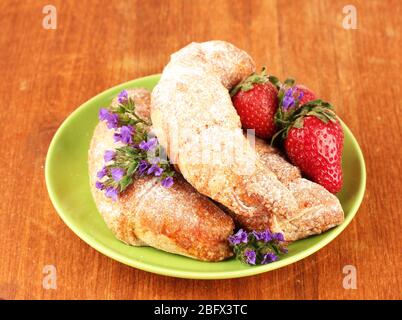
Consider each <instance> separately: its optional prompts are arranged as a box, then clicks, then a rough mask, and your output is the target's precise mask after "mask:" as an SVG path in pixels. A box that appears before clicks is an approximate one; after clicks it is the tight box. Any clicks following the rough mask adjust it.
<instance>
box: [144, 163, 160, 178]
mask: <svg viewBox="0 0 402 320" xmlns="http://www.w3.org/2000/svg"><path fill="white" fill-rule="evenodd" d="M162 172H163V169H162V168H161V167H159V166H158V165H156V164H153V165H152V166H151V167H150V168H149V169H148V171H147V174H152V173H153V174H154V175H155V177H159V176H160V175H161V174H162Z"/></svg>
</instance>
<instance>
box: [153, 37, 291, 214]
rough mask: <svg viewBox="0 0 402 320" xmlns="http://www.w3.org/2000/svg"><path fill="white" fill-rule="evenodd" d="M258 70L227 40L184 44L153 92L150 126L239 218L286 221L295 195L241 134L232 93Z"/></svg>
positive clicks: (189, 174)
mask: <svg viewBox="0 0 402 320" xmlns="http://www.w3.org/2000/svg"><path fill="white" fill-rule="evenodd" d="M254 70H255V66H254V62H253V60H252V59H251V58H250V56H249V55H248V54H247V53H245V52H244V51H242V50H240V49H238V48H236V47H235V46H233V45H231V44H229V43H227V42H223V41H210V42H204V43H192V44H190V45H188V46H186V47H185V48H183V49H181V50H179V51H178V52H176V53H174V54H173V55H172V56H171V60H170V62H169V63H168V65H167V66H166V67H165V69H164V70H163V74H162V77H161V79H160V81H159V83H158V85H157V86H156V87H155V88H154V90H153V92H152V99H151V100H152V101H151V118H152V123H153V128H154V131H155V133H156V136H157V137H158V139H159V141H160V143H161V144H162V145H163V146H164V147H165V148H166V150H167V152H168V155H169V157H170V159H171V160H172V161H173V162H174V163H175V165H176V166H177V168H178V169H179V170H180V172H181V173H182V175H183V176H184V178H185V179H186V180H187V181H188V182H189V183H190V184H191V185H193V186H194V187H195V189H197V190H198V191H199V192H200V193H202V194H204V195H206V196H208V197H210V198H212V199H213V200H215V201H217V202H219V203H221V204H222V205H224V206H225V207H227V208H228V209H230V210H231V211H233V212H234V213H235V214H236V215H239V216H244V217H253V216H258V215H262V216H265V217H267V216H268V217H270V216H272V215H277V216H282V217H284V218H286V219H289V218H291V217H292V216H294V215H295V214H296V212H297V209H298V205H297V201H296V199H295V197H294V196H293V194H292V193H291V192H290V191H289V190H288V189H287V188H286V187H285V186H284V185H283V184H282V183H281V182H280V181H279V180H278V179H277V177H276V176H275V174H274V173H273V172H272V171H270V170H269V169H268V168H267V167H266V166H265V165H264V164H263V162H262V161H261V160H260V159H259V158H258V156H257V154H256V152H255V150H254V148H252V146H251V145H250V143H249V141H248V140H247V139H246V138H245V137H244V136H243V131H242V129H241V123H240V118H239V116H238V115H237V113H236V110H235V109H234V107H233V105H232V101H231V99H230V96H229V92H228V89H230V88H231V87H232V86H234V85H235V84H236V83H238V82H239V81H240V80H242V79H243V78H244V77H246V76H248V75H249V74H250V73H251V72H252V71H254Z"/></svg>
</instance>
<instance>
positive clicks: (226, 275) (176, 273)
mask: <svg viewBox="0 0 402 320" xmlns="http://www.w3.org/2000/svg"><path fill="white" fill-rule="evenodd" d="M158 78H160V74H153V75H148V76H145V77H140V78H136V79H133V80H130V81H126V82H123V83H121V84H118V85H116V86H113V87H111V88H109V89H106V90H104V91H102V92H100V93H98V94H97V95H95V96H94V97H92V98H90V99H89V100H87V101H86V102H84V103H83V104H81V105H80V106H79V107H78V108H76V109H75V110H74V111H73V112H71V113H70V114H69V115H68V116H67V117H66V118H65V119H64V121H63V122H62V123H61V125H60V126H59V127H58V129H57V130H56V132H55V134H54V136H53V138H52V140H51V142H50V144H49V147H48V150H47V153H46V161H45V183H46V188H47V191H48V194H49V197H50V200H51V202H52V204H53V206H54V208H55V209H56V212H57V214H58V216H59V217H60V218H61V219H62V221H63V222H64V223H65V224H66V225H67V226H68V227H69V228H70V229H71V230H72V231H73V232H74V233H75V234H76V235H77V236H78V237H79V238H80V239H81V240H83V241H84V242H85V243H86V244H88V245H89V246H90V247H92V248H94V249H95V250H97V251H98V252H100V253H102V254H103V255H106V256H107V257H109V258H112V259H113V260H116V261H118V262H120V263H123V264H125V265H128V266H130V267H134V268H137V269H140V270H143V271H147V272H151V273H155V274H160V275H165V276H171V277H176V278H185V279H202V280H216V279H232V278H241V277H247V276H253V275H258V274H261V273H265V272H268V271H272V270H275V269H279V268H283V267H285V266H287V265H290V264H293V263H295V262H297V261H300V260H302V259H304V258H307V257H308V256H310V255H312V254H314V253H316V252H317V251H319V250H320V249H322V248H323V247H325V246H326V245H328V244H329V243H330V242H332V241H333V240H334V239H335V238H336V237H337V236H338V235H339V234H341V233H342V232H343V230H345V228H346V227H347V226H348V225H349V224H350V222H351V221H352V219H353V218H354V217H355V215H356V213H357V211H358V209H359V207H360V205H361V203H362V201H363V198H364V193H365V190H366V174H367V173H366V164H365V160H364V155H363V152H362V150H361V148H360V146H359V143H358V142H357V140H356V138H355V136H354V135H353V133H352V131H351V130H350V129H349V128H348V127H347V126H346V124H345V123H344V122H343V121H342V119H340V118H339V120H340V122H341V124H342V128H343V130H344V131H347V133H348V135H349V136H350V137H351V143H352V144H353V146H354V149H355V150H357V156H358V159H359V162H360V164H361V168H360V174H361V183H360V187H359V189H358V191H357V196H356V197H357V198H356V201H354V203H353V205H352V208H351V210H350V213H349V215H348V216H347V217H345V220H344V221H343V223H342V224H341V225H339V226H337V227H335V228H334V229H332V230H331V231H332V233H331V234H329V235H328V236H327V237H325V238H324V239H322V240H321V241H319V242H317V243H315V244H314V245H312V246H311V247H309V248H307V249H305V250H303V251H301V252H299V253H296V254H295V255H294V256H292V257H289V259H284V260H279V261H276V262H275V263H273V264H267V265H263V266H255V267H250V268H248V269H242V270H233V271H207V272H202V273H200V272H197V271H185V270H177V269H176V270H175V269H171V268H167V267H161V266H156V265H150V264H148V263H146V262H141V261H138V260H133V259H132V258H127V257H125V256H124V255H122V254H120V253H117V252H115V251H114V250H113V249H111V248H108V247H107V246H105V245H103V244H102V243H100V242H99V241H98V240H96V238H93V237H91V236H90V235H88V234H86V233H85V232H84V231H82V230H81V228H80V227H77V226H76V225H75V224H74V223H73V222H71V221H70V220H69V218H68V215H66V214H65V213H64V210H63V209H62V208H61V206H60V205H59V204H58V201H57V199H56V195H55V192H54V190H53V188H52V187H51V184H52V182H51V177H50V176H51V173H50V169H49V167H50V161H51V158H52V154H53V150H54V149H55V145H56V144H57V141H58V139H59V137H60V136H61V135H62V133H63V131H64V129H65V127H66V126H67V125H68V123H69V122H70V121H71V120H72V119H74V118H75V117H77V115H78V114H79V113H80V111H81V110H83V109H85V108H87V106H88V105H90V104H92V103H93V102H94V101H95V100H97V99H99V98H100V97H101V96H104V95H108V94H109V93H112V92H113V91H117V90H119V89H123V88H126V87H127V86H130V85H135V83H136V82H142V81H145V80H155V79H158Z"/></svg>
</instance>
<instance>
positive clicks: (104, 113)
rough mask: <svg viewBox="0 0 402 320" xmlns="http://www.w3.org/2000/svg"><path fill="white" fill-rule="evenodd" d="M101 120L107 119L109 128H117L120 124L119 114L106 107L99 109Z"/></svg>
mask: <svg viewBox="0 0 402 320" xmlns="http://www.w3.org/2000/svg"><path fill="white" fill-rule="evenodd" d="M99 120H101V121H106V124H107V127H108V128H109V129H116V128H117V126H118V124H119V116H118V115H117V114H115V113H112V112H110V111H109V110H107V109H105V108H102V109H100V110H99Z"/></svg>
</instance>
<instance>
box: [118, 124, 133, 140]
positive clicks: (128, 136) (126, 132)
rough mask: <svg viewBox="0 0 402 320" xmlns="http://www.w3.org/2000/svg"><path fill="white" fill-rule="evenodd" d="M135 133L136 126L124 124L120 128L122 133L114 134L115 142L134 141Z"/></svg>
mask: <svg viewBox="0 0 402 320" xmlns="http://www.w3.org/2000/svg"><path fill="white" fill-rule="evenodd" d="M133 133H134V128H133V127H132V126H122V127H121V128H120V133H115V134H114V141H115V142H119V141H120V142H123V143H125V144H131V143H133Z"/></svg>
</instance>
